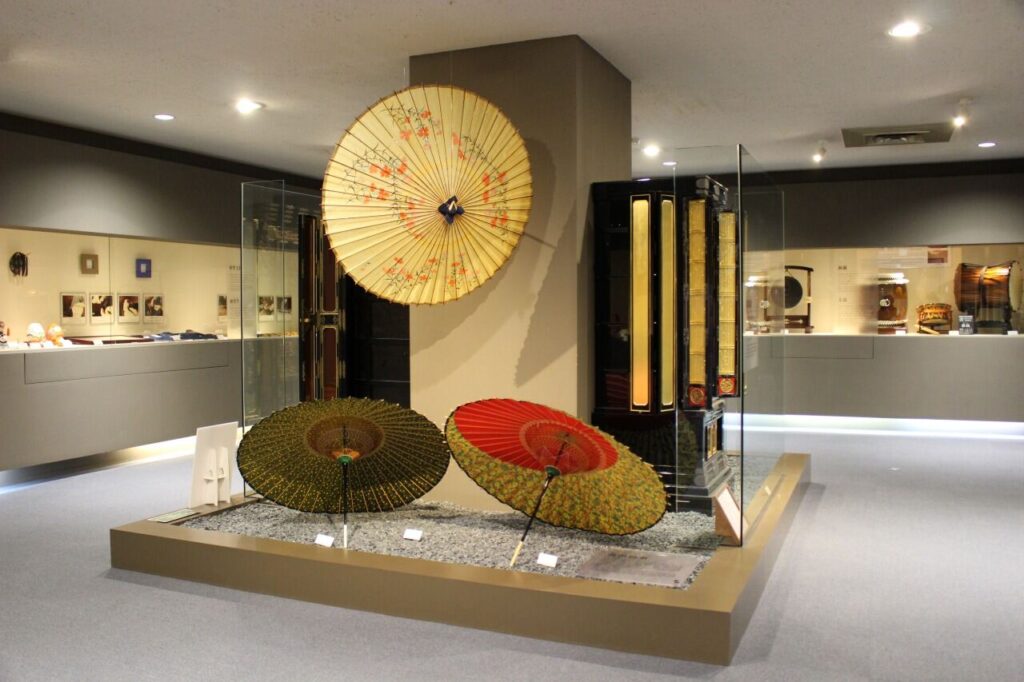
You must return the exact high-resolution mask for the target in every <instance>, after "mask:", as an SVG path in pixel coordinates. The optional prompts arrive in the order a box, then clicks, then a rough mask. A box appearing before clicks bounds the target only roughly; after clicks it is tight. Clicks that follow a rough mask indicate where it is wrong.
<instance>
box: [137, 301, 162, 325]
mask: <svg viewBox="0 0 1024 682" xmlns="http://www.w3.org/2000/svg"><path fill="white" fill-rule="evenodd" d="M142 308H143V310H142V321H143V322H145V323H146V324H163V321H164V295H163V294H143V295H142Z"/></svg>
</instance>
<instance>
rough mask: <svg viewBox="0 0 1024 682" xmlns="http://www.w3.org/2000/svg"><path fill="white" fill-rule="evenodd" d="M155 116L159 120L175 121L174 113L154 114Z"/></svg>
mask: <svg viewBox="0 0 1024 682" xmlns="http://www.w3.org/2000/svg"><path fill="white" fill-rule="evenodd" d="M153 118H155V119H156V120H158V121H173V120H174V114H153Z"/></svg>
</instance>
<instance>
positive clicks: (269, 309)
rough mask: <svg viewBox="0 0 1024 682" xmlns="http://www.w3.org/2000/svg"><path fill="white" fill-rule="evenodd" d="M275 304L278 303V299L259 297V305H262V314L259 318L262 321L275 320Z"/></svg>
mask: <svg viewBox="0 0 1024 682" xmlns="http://www.w3.org/2000/svg"><path fill="white" fill-rule="evenodd" d="M275 303H276V299H275V298H274V297H273V296H260V297H259V304H260V314H259V317H260V321H267V320H273V319H274V311H275V309H276V306H275Z"/></svg>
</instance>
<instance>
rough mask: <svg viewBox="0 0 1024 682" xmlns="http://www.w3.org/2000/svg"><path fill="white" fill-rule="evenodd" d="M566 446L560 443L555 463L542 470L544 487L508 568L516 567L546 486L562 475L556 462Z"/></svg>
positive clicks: (566, 443) (564, 443) (564, 442)
mask: <svg viewBox="0 0 1024 682" xmlns="http://www.w3.org/2000/svg"><path fill="white" fill-rule="evenodd" d="M566 445H568V442H567V441H562V444H561V445H560V446H558V453H557V454H556V455H555V463H554V464H552V465H550V466H546V467H544V470H545V471H547V473H548V477H547V479H545V481H544V487H543V488H541V489H540V495H538V496H537V504H535V505H533V513H532V514H530V520H529V521H527V522H526V530H524V531H523V537H521V538H520V539H519V544H518V545H516V551H515V553H513V554H512V561H510V562H509V564H508V567H509V568H512V567H514V566H515V565H516V559H518V558H519V552H520V551H522V549H523V545H524V544H525V543H526V536H527V535H529V533H530V528H531V527H532V526H533V520H534V519H535V518H537V512H539V511H540V503H541V501H542V500H543V499H544V493H546V492H547V491H548V486H549V485H551V481H553V480H555V476H558V475H559V474H560V473H562V472H561V471H559V470H558V462H559V460H561V459H562V453H563V452H565V446H566Z"/></svg>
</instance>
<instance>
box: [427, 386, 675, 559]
mask: <svg viewBox="0 0 1024 682" xmlns="http://www.w3.org/2000/svg"><path fill="white" fill-rule="evenodd" d="M445 436H446V437H447V439H448V445H449V447H450V448H451V451H452V455H453V456H454V457H455V461H456V462H457V463H458V464H459V466H460V467H462V469H463V471H465V472H466V473H467V474H468V475H469V477H470V478H472V479H473V480H474V481H476V483H477V484H478V485H479V486H480V487H481V488H483V489H484V490H485V491H487V492H488V493H489V494H491V495H492V496H494V497H495V498H497V499H498V500H500V501H501V502H504V503H505V504H507V505H509V506H510V507H512V508H514V509H517V510H518V511H521V512H523V513H524V514H529V515H530V521H529V522H528V523H527V526H526V532H524V533H523V538H522V540H521V541H520V543H519V546H518V547H517V548H516V552H515V555H514V556H513V557H512V564H515V560H516V557H517V556H518V555H519V551H520V549H521V548H522V545H523V542H525V540H526V534H527V533H529V530H530V526H531V525H532V523H533V519H534V518H538V519H540V520H541V521H544V522H546V523H550V524H552V525H555V526H563V527H566V528H577V529H580V530H588V531H594V532H597V533H605V534H609V535H626V534H629V533H637V532H639V531H642V530H644V529H646V528H649V527H651V526H653V525H654V524H655V523H657V522H658V521H659V520H660V519H661V517H662V516H663V515H664V514H665V509H666V496H665V487H664V485H663V484H662V482H661V479H660V478H658V475H657V473H655V471H654V469H652V468H651V466H650V465H649V464H647V463H646V462H644V461H643V460H642V459H640V458H639V457H637V456H636V455H634V454H633V453H632V452H630V451H629V448H627V447H626V446H625V445H622V444H621V443H619V442H617V441H616V440H615V439H614V438H612V437H611V436H609V435H607V434H605V433H603V432H601V431H599V430H598V429H596V428H594V427H593V426H590V425H588V424H584V423H583V422H581V421H579V420H578V419H576V418H575V417H572V416H570V415H568V414H566V413H565V412H561V411H559V410H555V409H552V408H550V407H546V406H544V405H539V404H537V403H530V402H525V401H519V400H509V399H502V398H495V399H491V400H481V401H477V402H473V403H467V404H465V405H462V406H460V407H458V408H456V409H455V411H454V412H452V414H451V415H450V416H449V417H448V422H447V424H446V425H445Z"/></svg>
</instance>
